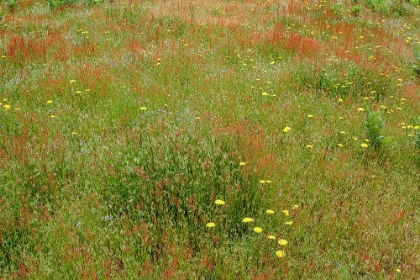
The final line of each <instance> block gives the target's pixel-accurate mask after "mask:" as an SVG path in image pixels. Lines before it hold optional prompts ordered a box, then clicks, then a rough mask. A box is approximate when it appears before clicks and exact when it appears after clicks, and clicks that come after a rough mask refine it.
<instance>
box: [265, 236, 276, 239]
mask: <svg viewBox="0 0 420 280" xmlns="http://www.w3.org/2000/svg"><path fill="white" fill-rule="evenodd" d="M267 238H268V239H272V240H274V239H276V237H275V236H274V235H269V236H267Z"/></svg>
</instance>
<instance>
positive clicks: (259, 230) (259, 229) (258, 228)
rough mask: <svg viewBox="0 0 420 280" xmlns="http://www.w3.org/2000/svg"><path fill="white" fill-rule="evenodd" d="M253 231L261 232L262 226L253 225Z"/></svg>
mask: <svg viewBox="0 0 420 280" xmlns="http://www.w3.org/2000/svg"><path fill="white" fill-rule="evenodd" d="M254 231H255V232H256V233H261V232H262V231H263V229H262V228H260V227H254Z"/></svg>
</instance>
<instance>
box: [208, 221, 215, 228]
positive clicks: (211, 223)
mask: <svg viewBox="0 0 420 280" xmlns="http://www.w3.org/2000/svg"><path fill="white" fill-rule="evenodd" d="M215 226H216V224H215V223H213V222H210V223H207V224H206V227H208V228H213V227H215Z"/></svg>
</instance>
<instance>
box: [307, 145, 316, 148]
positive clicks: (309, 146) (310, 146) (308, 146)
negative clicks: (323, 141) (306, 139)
mask: <svg viewBox="0 0 420 280" xmlns="http://www.w3.org/2000/svg"><path fill="white" fill-rule="evenodd" d="M313 147H314V146H312V145H306V148H307V149H312V148H313Z"/></svg>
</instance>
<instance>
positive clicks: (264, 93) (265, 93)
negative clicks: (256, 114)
mask: <svg viewBox="0 0 420 280" xmlns="http://www.w3.org/2000/svg"><path fill="white" fill-rule="evenodd" d="M261 95H263V96H267V95H269V94H268V93H267V92H265V91H264V92H263V93H262V94H261Z"/></svg>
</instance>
